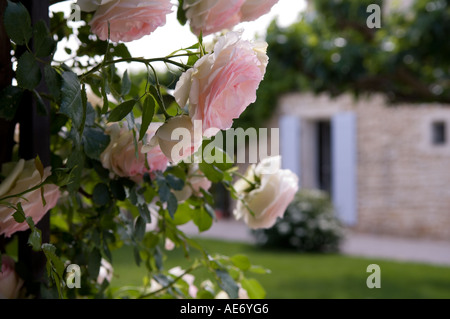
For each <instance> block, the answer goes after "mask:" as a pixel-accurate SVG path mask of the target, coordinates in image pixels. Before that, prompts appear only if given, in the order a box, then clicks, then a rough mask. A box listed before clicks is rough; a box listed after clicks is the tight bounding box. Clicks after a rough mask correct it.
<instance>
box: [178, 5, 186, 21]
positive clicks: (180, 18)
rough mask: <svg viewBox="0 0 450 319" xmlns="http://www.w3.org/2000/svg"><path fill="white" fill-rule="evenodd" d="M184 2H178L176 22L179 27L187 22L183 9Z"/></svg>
mask: <svg viewBox="0 0 450 319" xmlns="http://www.w3.org/2000/svg"><path fill="white" fill-rule="evenodd" d="M183 2H184V0H178V10H177V20H178V22H180V24H181V25H185V24H186V22H187V18H186V12H185V11H184V9H183Z"/></svg>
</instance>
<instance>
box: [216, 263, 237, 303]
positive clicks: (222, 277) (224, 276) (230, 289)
mask: <svg viewBox="0 0 450 319" xmlns="http://www.w3.org/2000/svg"><path fill="white" fill-rule="evenodd" d="M216 275H217V276H218V277H219V286H220V288H222V289H223V290H224V291H225V292H226V293H227V294H228V296H230V298H231V299H237V298H238V296H239V295H238V291H239V287H238V285H237V284H236V282H235V281H234V280H233V278H231V276H230V275H229V274H228V272H227V271H225V270H221V269H217V270H216Z"/></svg>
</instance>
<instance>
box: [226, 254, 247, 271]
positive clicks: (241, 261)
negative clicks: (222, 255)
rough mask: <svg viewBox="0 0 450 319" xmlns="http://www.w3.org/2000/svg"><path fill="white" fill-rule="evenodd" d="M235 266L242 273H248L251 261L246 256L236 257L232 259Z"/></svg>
mask: <svg viewBox="0 0 450 319" xmlns="http://www.w3.org/2000/svg"><path fill="white" fill-rule="evenodd" d="M230 259H231V262H232V263H233V265H235V266H236V267H238V268H239V269H240V270H242V271H246V270H248V269H249V268H250V267H251V264H250V260H248V257H247V256H245V255H234V256H233V257H231V258H230Z"/></svg>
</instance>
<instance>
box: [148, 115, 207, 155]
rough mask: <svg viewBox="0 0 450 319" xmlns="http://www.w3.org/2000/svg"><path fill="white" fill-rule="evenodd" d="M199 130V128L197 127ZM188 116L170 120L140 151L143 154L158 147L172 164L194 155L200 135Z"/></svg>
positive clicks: (199, 144) (200, 142)
mask: <svg viewBox="0 0 450 319" xmlns="http://www.w3.org/2000/svg"><path fill="white" fill-rule="evenodd" d="M199 128H200V129H201V127H200V126H199ZM197 130H198V129H197V126H196V125H193V124H192V121H191V119H190V117H189V116H186V115H180V116H175V117H172V118H170V119H169V120H168V121H167V122H166V123H164V124H163V125H161V127H160V128H158V130H157V131H156V134H155V137H154V138H152V139H151V141H150V143H149V144H148V145H145V146H144V148H143V149H142V152H143V153H147V152H149V151H151V150H152V149H153V148H154V147H160V148H161V151H162V152H163V153H164V155H165V156H166V157H167V159H168V160H169V161H170V162H172V163H178V162H180V161H182V160H184V159H187V158H188V157H189V156H191V155H192V154H194V153H195V152H196V151H197V150H198V149H199V148H200V146H201V144H202V134H201V132H200V131H199V132H197Z"/></svg>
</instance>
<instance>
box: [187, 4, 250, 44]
mask: <svg viewBox="0 0 450 319" xmlns="http://www.w3.org/2000/svg"><path fill="white" fill-rule="evenodd" d="M244 2H245V0H200V1H199V0H185V1H184V2H183V9H184V10H185V11H186V18H187V19H188V20H189V23H190V26H191V30H192V32H193V33H195V34H196V35H199V34H200V32H202V33H203V36H206V35H208V34H211V33H214V32H218V31H222V30H224V29H231V28H233V27H234V26H235V25H236V24H238V23H239V22H240V9H241V6H242V5H243V3H244Z"/></svg>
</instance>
